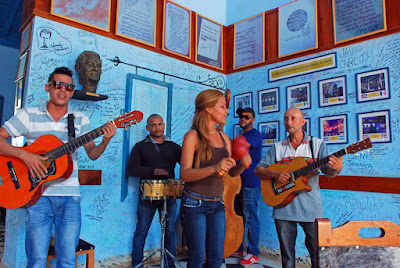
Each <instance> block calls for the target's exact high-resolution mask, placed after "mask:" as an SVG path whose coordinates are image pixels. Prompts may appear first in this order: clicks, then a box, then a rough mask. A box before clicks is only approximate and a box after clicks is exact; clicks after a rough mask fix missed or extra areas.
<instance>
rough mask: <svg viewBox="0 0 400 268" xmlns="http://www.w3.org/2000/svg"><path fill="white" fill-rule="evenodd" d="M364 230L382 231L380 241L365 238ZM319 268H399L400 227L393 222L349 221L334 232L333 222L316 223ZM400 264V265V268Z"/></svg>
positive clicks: (316, 249)
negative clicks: (374, 229) (362, 234)
mask: <svg viewBox="0 0 400 268" xmlns="http://www.w3.org/2000/svg"><path fill="white" fill-rule="evenodd" d="M364 228H378V229H380V230H381V235H380V236H379V237H367V238H364V237H361V236H360V234H359V232H360V230H361V229H364ZM314 229H315V238H314V239H315V240H314V243H315V257H316V267H322V268H324V267H330V268H336V267H337V268H343V267H352V268H354V267H375V268H376V267H382V268H386V267H398V265H399V259H400V226H399V225H397V224H395V223H393V222H391V221H349V222H346V223H345V224H343V225H341V226H339V227H336V228H333V229H332V225H331V221H330V220H329V219H316V220H315V225H314ZM396 263H397V264H396Z"/></svg>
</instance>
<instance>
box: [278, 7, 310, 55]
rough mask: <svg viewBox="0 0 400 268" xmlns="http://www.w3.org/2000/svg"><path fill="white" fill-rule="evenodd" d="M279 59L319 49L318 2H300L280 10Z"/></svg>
mask: <svg viewBox="0 0 400 268" xmlns="http://www.w3.org/2000/svg"><path fill="white" fill-rule="evenodd" d="M278 25H279V26H278V29H279V39H278V40H279V45H278V50H279V57H284V56H288V55H292V54H294V53H300V52H303V51H307V50H310V49H314V48H317V47H318V23H317V0H298V1H294V2H292V3H289V4H286V5H284V6H281V7H280V8H279V23H278Z"/></svg>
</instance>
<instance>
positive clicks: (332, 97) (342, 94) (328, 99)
mask: <svg viewBox="0 0 400 268" xmlns="http://www.w3.org/2000/svg"><path fill="white" fill-rule="evenodd" d="M318 88H319V91H318V92H319V107H325V106H331V105H338V104H346V103H347V93H346V76H341V77H336V78H331V79H325V80H320V81H318Z"/></svg>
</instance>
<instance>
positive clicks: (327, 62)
mask: <svg viewBox="0 0 400 268" xmlns="http://www.w3.org/2000/svg"><path fill="white" fill-rule="evenodd" d="M336 66H337V64H336V53H331V54H327V55H324V56H319V57H315V58H312V59H308V60H303V61H299V62H295V63H290V64H286V65H283V66H280V67H276V68H272V69H269V70H268V82H274V81H278V80H282V79H287V78H291V77H295V76H299V75H304V74H309V73H315V72H319V71H323V70H328V69H332V68H336Z"/></svg>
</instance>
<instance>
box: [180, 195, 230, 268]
mask: <svg viewBox="0 0 400 268" xmlns="http://www.w3.org/2000/svg"><path fill="white" fill-rule="evenodd" d="M185 191H187V190H185ZM185 191H184V192H183V194H182V203H181V221H182V226H183V228H184V234H185V237H186V239H187V245H188V249H189V256H188V264H187V268H201V267H203V262H204V257H205V254H206V255H207V267H209V268H214V267H215V268H219V267H221V265H222V262H223V259H224V242H225V205H224V202H223V201H222V200H221V201H217V202H213V201H204V200H197V199H195V198H193V197H190V196H188V195H186V194H185ZM187 192H188V193H189V194H191V195H194V196H197V197H200V198H207V197H206V196H203V195H200V194H196V193H193V192H189V191H187Z"/></svg>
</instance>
